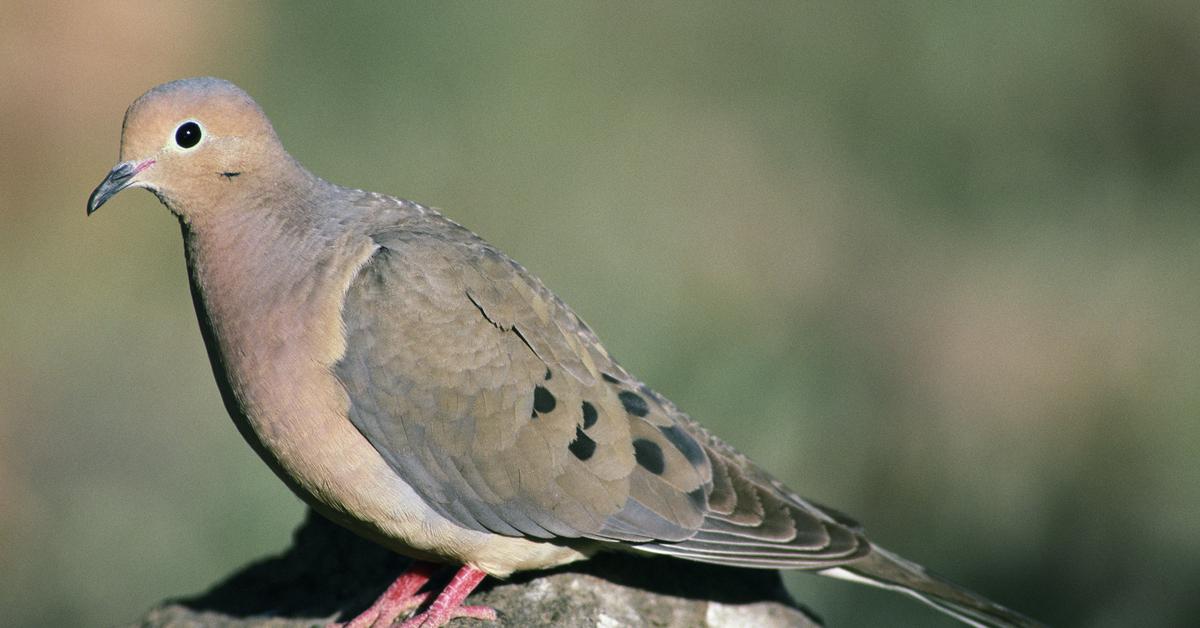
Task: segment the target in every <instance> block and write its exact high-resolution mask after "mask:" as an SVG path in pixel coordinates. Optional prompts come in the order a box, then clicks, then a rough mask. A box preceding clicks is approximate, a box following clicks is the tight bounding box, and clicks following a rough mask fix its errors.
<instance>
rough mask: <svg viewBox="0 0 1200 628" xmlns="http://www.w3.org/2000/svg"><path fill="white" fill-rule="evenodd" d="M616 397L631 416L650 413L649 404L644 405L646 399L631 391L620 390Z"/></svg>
mask: <svg viewBox="0 0 1200 628" xmlns="http://www.w3.org/2000/svg"><path fill="white" fill-rule="evenodd" d="M617 397H618V398H619V399H620V400H621V405H623V406H625V411H626V412H628V413H629V414H632V415H633V416H646V415H647V414H649V413H650V406H647V405H646V400H645V399H642V396H641V395H639V394H637V393H635V392H633V391H629V390H622V391H621V392H620V393H619V394H617Z"/></svg>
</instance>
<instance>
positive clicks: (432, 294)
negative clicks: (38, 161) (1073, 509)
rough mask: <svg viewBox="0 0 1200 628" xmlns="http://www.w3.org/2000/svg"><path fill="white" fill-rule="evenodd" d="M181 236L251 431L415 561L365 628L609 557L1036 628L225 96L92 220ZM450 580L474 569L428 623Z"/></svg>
mask: <svg viewBox="0 0 1200 628" xmlns="http://www.w3.org/2000/svg"><path fill="white" fill-rule="evenodd" d="M130 187H135V188H145V189H147V190H150V191H151V192H153V193H154V194H155V195H156V196H157V197H158V198H159V200H160V201H162V203H163V204H164V205H166V206H167V208H168V209H170V210H171V212H172V213H174V214H175V216H176V217H177V218H178V219H179V223H180V225H181V226H182V230H183V243H184V252H185V255H186V258H187V268H188V276H189V279H190V280H191V289H192V296H193V298H194V302H195V306H196V313H197V316H198V317H199V320H200V329H201V332H202V334H203V337H204V342H205V345H206V347H207V348H208V354H209V358H210V360H211V362H212V367H213V371H214V374H215V375H216V380H217V384H218V386H219V387H220V390H221V394H222V397H223V398H224V401H225V406H226V408H227V409H228V411H229V413H230V415H231V416H232V417H233V421H234V423H235V424H236V425H237V428H238V430H239V431H240V432H241V433H242V436H244V437H245V438H246V440H247V441H248V442H249V443H250V446H251V447H253V448H254V450H255V451H256V452H257V453H258V454H259V456H261V457H262V459H263V460H264V461H265V462H266V463H267V464H268V465H269V466H270V467H271V469H272V470H273V471H274V472H275V473H276V474H277V475H278V476H279V478H280V479H281V480H283V482H284V483H285V484H287V486H288V487H289V488H290V489H291V490H292V491H294V492H295V493H296V494H297V495H299V496H300V498H301V499H303V500H304V501H305V502H307V503H308V504H309V505H310V506H312V508H314V509H315V510H316V511H318V512H319V513H321V514H322V515H324V516H326V517H328V518H330V519H332V520H333V521H335V522H337V523H338V524H341V525H343V526H345V527H347V528H349V529H350V530H352V531H353V532H355V533H357V534H359V535H361V536H363V537H366V538H367V539H370V540H372V541H374V542H376V543H378V544H380V545H382V546H384V547H387V548H389V549H391V550H393V551H395V552H398V553H400V554H404V555H407V556H411V557H413V558H415V559H417V562H415V563H414V564H413V566H412V568H411V569H409V570H408V571H406V572H405V573H404V574H402V575H401V576H400V577H399V578H398V579H397V580H396V581H395V583H394V584H392V585H391V587H389V588H388V590H387V591H386V592H385V593H384V594H383V596H381V597H380V598H379V600H378V601H377V602H375V604H373V605H372V606H371V607H370V608H368V609H367V610H366V611H364V612H363V613H362V614H361V615H359V616H358V617H356V618H355V619H354V620H353V621H351V622H350V625H352V626H368V625H376V626H384V625H390V624H391V623H392V622H393V621H394V620H396V619H397V618H399V617H400V616H401V615H402V614H404V613H407V612H409V611H413V610H418V609H423V610H422V612H420V613H419V614H416V615H415V616H413V617H412V618H410V619H408V620H407V621H406V622H405V624H404V625H405V626H441V625H443V624H445V623H446V622H448V621H450V620H451V619H452V618H456V617H473V618H480V619H494V618H495V612H494V611H493V610H492V609H489V608H484V607H472V606H464V605H463V601H464V600H465V598H466V597H467V595H468V594H469V593H470V592H471V590H472V589H473V588H474V587H475V586H476V585H478V584H479V582H480V581H481V580H483V578H484V577H485V576H487V575H491V576H496V577H500V578H503V577H505V576H508V575H509V574H511V573H513V572H515V571H520V570H530V569H544V568H548V567H554V566H557V565H562V564H565V563H570V562H572V561H577V560H581V559H585V558H587V557H589V556H591V555H592V554H594V553H595V552H598V551H602V550H629V551H638V552H647V553H653V554H666V555H668V556H675V557H678V558H682V559H687V560H695V561H703V562H709V563H718V564H722V565H734V566H739V567H756V568H764V569H807V570H813V571H816V572H817V573H820V574H823V575H828V576H836V577H840V578H844V579H849V580H854V581H857V582H860V583H866V584H871V585H876V586H879V587H883V588H887V589H893V590H897V591H902V592H904V593H908V594H910V595H913V596H915V597H917V598H919V599H920V600H922V601H924V602H926V603H928V604H930V605H932V606H934V607H935V608H938V609H940V610H942V611H944V612H946V613H949V614H951V615H953V616H955V617H957V618H959V619H960V620H962V621H964V622H966V623H969V624H973V625H986V626H1010V625H1012V626H1025V625H1035V624H1034V623H1033V622H1032V621H1030V620H1028V619H1026V618H1024V617H1022V616H1021V615H1019V614H1017V613H1015V612H1012V611H1009V610H1007V609H1005V608H1003V607H1001V606H998V605H996V604H994V603H992V602H989V601H988V600H986V599H984V598H982V597H979V596H977V595H975V594H973V593H971V592H968V591H966V590H965V589H962V588H959V587H957V586H955V585H952V584H949V583H947V582H945V581H943V580H940V579H938V578H935V577H933V576H931V575H930V574H929V573H928V572H926V571H925V570H924V569H923V568H921V567H920V566H918V565H916V564H914V563H911V562H909V561H907V560H904V559H902V558H899V557H897V556H895V555H893V554H892V553H890V552H887V551H885V550H883V549H880V548H879V547H878V546H877V545H874V544H872V543H871V542H870V541H868V540H867V538H866V537H865V536H864V534H863V531H862V528H861V527H860V526H859V525H858V524H857V523H856V522H855V521H854V520H852V519H850V518H849V517H847V516H845V515H843V514H841V513H839V512H837V511H835V510H833V509H831V508H827V507H825V506H822V505H820V504H817V503H815V502H813V501H811V500H806V499H804V498H802V497H800V496H799V495H797V494H796V493H794V492H792V491H791V490H790V489H788V488H787V487H786V486H784V485H783V484H782V483H781V482H780V481H779V480H776V479H775V478H773V477H771V476H770V475H769V474H767V473H766V472H765V471H763V470H762V469H760V468H759V467H758V466H757V465H755V464H754V463H753V462H752V461H750V460H749V459H747V458H746V457H745V456H743V455H742V454H740V453H738V452H737V451H735V450H734V449H733V448H732V447H730V446H729V445H726V444H725V443H724V442H722V441H721V440H719V439H718V438H717V437H715V436H713V435H712V434H710V433H708V431H706V430H705V429H704V428H703V427H701V426H700V425H698V424H697V423H696V422H695V421H693V420H692V419H691V418H689V417H688V415H686V414H684V413H683V412H681V411H680V410H679V409H678V408H676V407H675V405H674V404H672V403H671V402H670V401H669V400H667V399H665V398H663V397H662V396H661V395H659V394H657V393H655V392H654V391H653V390H651V389H650V388H648V387H647V386H646V385H644V384H643V383H642V382H641V381H639V380H638V379H637V378H635V377H634V376H632V375H631V374H630V373H629V372H627V371H626V370H625V369H623V368H622V367H621V366H620V365H619V364H617V362H616V361H615V360H614V359H613V358H612V357H611V356H610V355H609V354H608V353H607V352H606V351H605V349H604V347H603V346H602V345H601V344H600V341H599V340H598V339H597V338H596V335H595V334H594V333H592V330H591V329H589V328H588V326H587V325H586V324H584V322H583V321H582V320H580V318H579V317H578V316H576V315H575V313H574V312H573V311H572V310H571V309H570V308H569V307H568V306H567V305H566V304H565V303H563V302H562V301H561V300H559V299H558V298H557V297H556V296H554V294H553V293H552V292H550V290H548V289H547V288H546V287H545V286H544V285H543V284H542V282H541V281H539V280H538V279H537V278H536V277H534V276H533V275H532V274H530V273H529V272H528V271H527V270H526V269H525V268H524V267H522V266H521V265H520V264H518V263H517V262H515V261H513V260H512V259H510V258H509V257H508V256H506V255H505V254H504V253H501V252H500V251H499V250H497V249H496V248H495V247H493V246H492V245H490V244H488V243H487V242H486V241H484V240H483V239H481V238H480V237H479V236H477V235H475V234H474V233H472V232H470V231H468V230H467V229H465V228H463V227H462V226H460V225H458V224H457V223H455V222H453V221H451V220H450V219H448V218H446V217H445V216H443V215H442V214H441V213H439V212H438V211H436V210H434V209H431V208H429V207H425V206H423V205H420V204H418V203H414V202H412V201H407V200H403V199H399V198H394V197H391V196H385V195H382V194H376V193H373V192H365V191H362V190H356V189H349V188H344V187H340V186H337V185H334V184H332V183H329V182H327V181H324V180H322V179H320V178H318V177H317V176H315V175H313V174H312V173H310V172H309V171H308V170H306V169H305V168H304V167H303V166H301V165H300V164H299V163H298V162H297V161H296V160H295V159H293V158H292V157H291V156H290V155H289V154H288V153H287V152H286V151H285V150H284V148H283V145H282V144H281V143H280V141H279V138H278V137H277V136H276V134H275V131H274V129H273V127H272V125H271V123H270V121H269V120H268V119H267V117H266V115H265V114H264V113H263V111H262V110H261V109H260V108H259V106H258V105H257V104H256V103H255V102H254V101H253V100H252V99H251V98H250V97H249V96H248V95H247V94H246V93H245V92H243V91H242V90H241V89H239V88H237V87H236V86H234V85H233V84H231V83H228V82H226V81H223V80H219V79H214V78H194V79H186V80H180V81H175V82H171V83H166V84H164V85H160V86H158V87H155V88H153V89H151V90H150V91H148V92H147V93H146V94H144V95H143V96H141V97H140V98H138V99H137V100H136V101H134V103H133V104H132V105H131V106H130V107H129V110H128V111H127V112H126V114H125V121H124V126H123V129H122V134H121V156H120V163H118V164H117V166H116V167H115V168H113V169H112V171H111V172H109V174H108V176H107V177H105V179H104V181H103V182H101V183H100V185H99V186H98V187H97V188H96V190H95V191H94V192H93V193H92V195H91V197H90V198H89V199H88V204H87V210H88V213H89V214H91V213H92V212H94V211H96V209H97V208H99V207H100V206H101V205H103V204H104V202H105V201H107V200H108V199H109V198H111V197H112V196H113V195H114V194H116V193H117V192H119V191H121V190H123V189H125V188H130ZM434 563H452V564H456V565H462V567H461V568H460V569H459V570H458V572H457V573H456V575H455V576H454V577H453V579H452V580H451V581H450V583H449V584H448V585H446V586H445V588H444V589H442V590H441V592H440V593H439V594H438V595H437V596H434V597H433V602H432V603H431V604H428V605H427V604H426V602H427V601H428V598H429V597H431V595H430V593H425V592H422V591H421V589H422V587H423V586H424V585H425V584H426V582H427V581H428V580H429V578H430V575H431V574H432V571H433V568H434V565H433V564H434Z"/></svg>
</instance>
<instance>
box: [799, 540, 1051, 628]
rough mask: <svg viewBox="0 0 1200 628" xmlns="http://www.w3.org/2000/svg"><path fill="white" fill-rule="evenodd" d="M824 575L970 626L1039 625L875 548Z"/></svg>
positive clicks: (1000, 627)
mask: <svg viewBox="0 0 1200 628" xmlns="http://www.w3.org/2000/svg"><path fill="white" fill-rule="evenodd" d="M819 573H820V574H821V575H824V576H831V577H834V578H840V579H842V580H849V581H851V582H858V583H860V584H868V585H871V586H875V587H879V588H882V589H888V590H891V591H897V592H900V593H905V594H907V595H911V596H912V597H915V598H917V599H918V600H920V601H922V602H924V603H926V604H928V605H929V606H931V607H933V608H935V609H937V610H939V611H941V612H943V613H946V614H947V615H950V616H952V617H954V618H955V619H958V620H959V621H961V622H963V623H966V624H969V625H971V626H979V627H982V628H1009V627H1014V628H1025V627H1036V626H1042V624H1039V623H1038V622H1036V621H1034V620H1032V619H1030V618H1028V617H1025V616H1024V615H1021V614H1020V613H1018V612H1016V611H1012V610H1009V609H1007V608H1004V607H1003V606H1000V605H999V604H996V603H995V602H992V601H991V600H988V599H986V598H983V597H982V596H979V595H977V594H975V593H972V592H971V591H968V590H967V589H964V588H962V587H960V586H958V585H955V584H952V583H950V582H948V581H946V580H943V579H941V578H939V577H937V576H935V575H933V574H930V573H929V572H928V571H926V570H925V568H924V567H921V566H920V565H917V564H916V563H912V562H909V561H907V560H905V559H903V558H901V557H899V556H897V555H895V554H892V553H891V552H888V551H887V550H884V549H881V548H879V547H878V546H873V547H872V548H871V552H870V553H869V554H867V555H866V556H864V557H863V558H861V559H859V560H856V561H854V562H851V563H847V564H844V565H840V566H838V567H833V568H830V569H824V570H821V571H820V572H819Z"/></svg>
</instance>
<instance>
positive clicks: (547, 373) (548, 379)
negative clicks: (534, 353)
mask: <svg viewBox="0 0 1200 628" xmlns="http://www.w3.org/2000/svg"><path fill="white" fill-rule="evenodd" d="M545 379H546V381H550V369H546V377H545Z"/></svg>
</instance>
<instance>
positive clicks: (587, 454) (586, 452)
mask: <svg viewBox="0 0 1200 628" xmlns="http://www.w3.org/2000/svg"><path fill="white" fill-rule="evenodd" d="M584 403H587V402H586V401H585V402H584ZM567 449H568V450H570V452H571V453H572V454H573V455H574V456H575V457H576V458H579V459H580V460H587V459H588V458H591V457H592V454H594V453H596V441H594V440H592V437H591V436H588V435H587V434H584V433H583V430H582V429H580V428H579V426H578V425H576V426H575V440H573V441H571V444H569V445H567Z"/></svg>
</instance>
